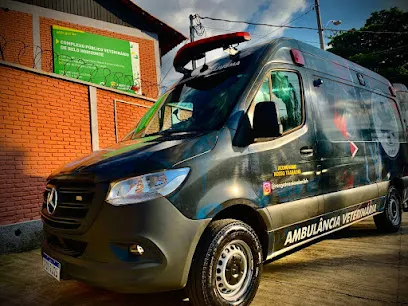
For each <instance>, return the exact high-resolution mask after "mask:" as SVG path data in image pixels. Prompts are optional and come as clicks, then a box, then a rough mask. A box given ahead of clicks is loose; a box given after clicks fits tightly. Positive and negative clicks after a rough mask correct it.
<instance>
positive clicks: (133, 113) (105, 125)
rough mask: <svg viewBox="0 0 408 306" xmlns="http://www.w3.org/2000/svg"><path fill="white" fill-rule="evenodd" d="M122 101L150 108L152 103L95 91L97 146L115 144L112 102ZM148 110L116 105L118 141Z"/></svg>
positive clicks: (103, 146)
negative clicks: (96, 102) (97, 130)
mask: <svg viewBox="0 0 408 306" xmlns="http://www.w3.org/2000/svg"><path fill="white" fill-rule="evenodd" d="M115 99H117V100H122V101H126V102H131V103H137V104H141V105H146V106H148V107H150V106H152V105H153V103H152V102H149V101H146V100H142V99H138V98H134V97H129V96H126V95H121V94H118V93H115V92H111V91H107V90H99V89H98V91H97V101H98V128H99V146H100V147H101V148H106V147H108V146H110V145H112V144H114V143H115V142H116V140H115V117H114V112H115V111H114V101H115ZM147 110H148V108H144V107H137V106H134V105H129V104H124V103H120V102H117V103H116V118H117V125H118V136H119V137H118V139H119V140H120V139H122V138H123V137H124V136H125V135H126V134H127V133H128V132H129V131H130V130H131V129H132V128H133V127H135V125H136V124H137V123H138V122H139V120H140V118H142V116H143V115H144V114H145V113H146V111H147Z"/></svg>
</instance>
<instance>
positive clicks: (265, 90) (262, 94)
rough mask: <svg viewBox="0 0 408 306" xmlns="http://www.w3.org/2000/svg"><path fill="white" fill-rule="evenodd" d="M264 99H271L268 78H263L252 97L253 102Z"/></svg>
mask: <svg viewBox="0 0 408 306" xmlns="http://www.w3.org/2000/svg"><path fill="white" fill-rule="evenodd" d="M264 101H271V92H270V87H269V78H265V79H264V81H263V83H262V85H261V87H260V88H259V90H258V92H257V93H256V96H255V99H254V103H259V102H264Z"/></svg>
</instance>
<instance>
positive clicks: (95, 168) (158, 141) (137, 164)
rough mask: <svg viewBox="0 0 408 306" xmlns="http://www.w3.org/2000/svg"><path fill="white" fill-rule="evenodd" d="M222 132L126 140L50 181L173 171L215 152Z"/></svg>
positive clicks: (63, 169)
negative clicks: (182, 163)
mask: <svg viewBox="0 0 408 306" xmlns="http://www.w3.org/2000/svg"><path fill="white" fill-rule="evenodd" d="M217 139H218V132H212V133H210V134H206V135H202V136H196V137H188V138H185V137H165V136H151V137H144V138H140V139H135V140H131V141H125V142H121V143H118V144H115V145H114V146H111V147H109V148H106V149H103V150H99V151H95V152H93V153H92V154H90V155H88V156H86V157H84V158H81V159H78V160H75V161H73V162H70V163H68V164H66V165H65V166H63V167H61V168H59V169H57V170H55V171H54V172H53V173H52V174H51V175H50V176H49V177H48V180H52V179H58V178H62V177H66V176H82V175H86V176H90V175H91V176H93V177H94V180H95V182H100V181H112V180H116V179H119V178H123V177H128V176H135V175H140V174H144V173H149V172H154V171H159V170H162V169H169V168H172V167H173V166H174V165H175V164H177V163H181V162H182V161H184V160H186V159H191V158H193V157H195V156H197V155H200V154H203V153H206V152H208V151H210V150H212V149H213V148H214V146H215V144H216V142H217Z"/></svg>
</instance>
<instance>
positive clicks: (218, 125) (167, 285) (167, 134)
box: [41, 32, 408, 305]
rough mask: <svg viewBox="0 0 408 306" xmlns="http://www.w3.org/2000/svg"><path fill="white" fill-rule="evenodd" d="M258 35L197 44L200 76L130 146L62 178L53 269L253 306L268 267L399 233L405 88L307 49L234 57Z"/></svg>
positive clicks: (49, 232) (49, 218)
mask: <svg viewBox="0 0 408 306" xmlns="http://www.w3.org/2000/svg"><path fill="white" fill-rule="evenodd" d="M247 40H249V34H248V33H245V32H239V33H232V34H227V35H220V36H215V37H210V38H207V39H203V40H199V41H196V42H192V43H189V44H187V45H185V46H184V47H182V48H181V49H180V50H179V51H178V53H177V55H176V57H175V59H174V66H175V68H176V70H177V71H179V72H182V73H183V74H184V76H183V77H182V78H181V79H180V80H179V81H178V82H177V83H176V84H175V85H174V86H173V87H171V88H170V89H169V90H168V91H167V92H165V93H164V94H163V95H162V96H161V97H160V98H159V99H158V100H157V102H156V103H155V104H154V105H153V106H152V107H151V109H150V110H149V111H148V112H147V113H146V114H145V116H144V117H143V118H142V119H141V121H140V122H139V124H138V125H137V126H136V127H135V128H134V129H133V130H132V131H131V132H130V133H129V134H128V135H127V136H126V137H125V138H124V139H123V140H122V141H121V142H119V143H118V144H116V145H114V146H112V147H110V148H107V149H104V150H100V151H96V152H94V153H93V154H91V155H90V156H88V157H85V158H83V159H80V160H77V161H74V162H72V163H69V164H67V165H65V166H64V167H62V168H60V169H58V170H56V171H55V172H54V173H52V174H51V175H50V177H49V178H48V182H47V187H46V191H45V193H44V204H43V207H42V211H41V216H42V220H43V222H44V232H45V239H44V242H43V246H42V254H43V264H44V268H45V269H46V270H47V271H48V272H49V273H51V274H52V275H53V276H54V277H56V278H57V279H69V278H73V279H77V280H81V281H84V282H87V283H89V284H92V285H96V286H100V287H105V288H108V289H111V290H116V291H121V292H135V293H143V292H156V291H167V290H176V289H180V288H184V287H186V289H187V293H188V295H189V298H190V302H191V303H192V304H193V305H248V304H249V303H250V302H251V300H252V299H253V297H254V296H255V293H256V290H257V288H258V285H259V282H260V278H261V272H262V265H263V263H264V262H265V261H266V260H270V259H273V258H274V257H276V256H278V255H280V254H282V253H284V252H287V251H289V250H292V249H293V248H295V247H298V246H300V245H303V244H305V243H308V242H310V241H312V240H313V239H316V238H318V237H322V236H325V235H327V234H329V233H332V232H334V231H337V230H340V229H342V228H345V227H347V226H350V225H351V224H353V223H355V222H358V221H360V220H362V219H365V218H368V217H374V221H375V224H376V225H377V227H378V229H379V230H381V231H386V232H395V231H398V229H399V227H400V224H401V213H402V209H401V197H402V191H403V189H404V188H405V187H406V186H408V176H404V169H406V167H407V158H408V149H407V142H406V139H405V138H404V131H403V127H402V121H401V112H400V109H399V107H398V105H397V104H396V100H395V94H394V90H393V88H392V86H391V84H390V83H389V82H388V81H387V80H386V79H385V78H383V77H381V76H380V75H378V74H376V73H374V72H372V71H370V70H367V69H365V68H363V67H360V66H358V65H356V64H353V63H352V62H350V61H347V60H345V59H343V58H341V57H338V56H335V55H333V54H331V53H329V52H327V51H323V50H320V49H317V48H315V47H312V46H310V45H307V44H305V43H303V42H300V41H297V40H293V39H287V38H279V39H274V40H272V41H269V42H268V43H265V44H261V45H258V46H250V47H248V48H246V49H243V50H237V49H236V48H235V47H232V46H235V45H236V44H237V43H242V42H245V41H247ZM216 48H224V49H225V50H226V51H227V52H228V54H227V55H226V56H225V57H224V58H221V59H217V60H215V61H212V62H209V63H205V64H203V65H202V66H200V67H198V68H196V69H194V70H190V69H188V68H186V67H185V66H186V65H187V64H188V63H189V62H190V61H192V60H197V59H200V58H202V57H203V56H205V53H206V52H207V51H210V50H213V49H216ZM405 173H406V172H405Z"/></svg>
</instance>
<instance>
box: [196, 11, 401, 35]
mask: <svg viewBox="0 0 408 306" xmlns="http://www.w3.org/2000/svg"><path fill="white" fill-rule="evenodd" d="M199 18H201V19H208V20H214V21H224V22H230V23H241V24H248V25H254V26H265V27H273V28H288V29H300V30H313V31H316V30H318V28H313V27H306V26H290V25H276V24H269V23H257V22H251V21H243V20H228V19H222V18H215V17H206V16H199ZM322 30H323V31H332V32H359V33H372V34H401V35H404V34H405V35H406V34H408V32H385V31H366V30H354V29H351V30H344V29H330V28H324V29H322Z"/></svg>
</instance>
